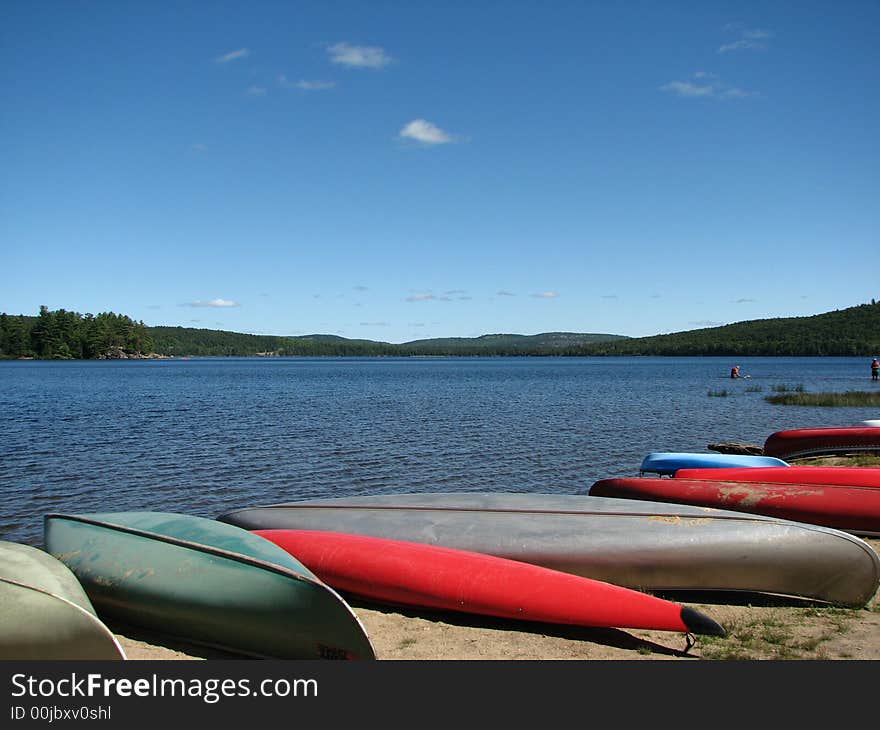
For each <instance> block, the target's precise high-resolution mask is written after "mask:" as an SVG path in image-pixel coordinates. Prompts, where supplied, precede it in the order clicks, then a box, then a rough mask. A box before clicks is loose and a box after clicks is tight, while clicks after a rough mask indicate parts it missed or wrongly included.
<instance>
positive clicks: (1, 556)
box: [0, 540, 125, 659]
mask: <svg viewBox="0 0 880 730" xmlns="http://www.w3.org/2000/svg"><path fill="white" fill-rule="evenodd" d="M0 616H2V621H0V659H125V653H124V652H123V650H122V648H121V647H120V646H119V642H117V641H116V638H115V637H114V636H113V634H112V633H111V632H110V629H108V628H107V627H106V626H105V625H104V624H103V623H102V622H101V620H100V619H99V618H98V616H97V615H96V614H95V609H94V608H93V607H92V604H91V602H90V601H89V598H88V596H87V595H86V593H85V591H84V590H83V588H82V586H81V585H80V583H79V581H78V580H77V579H76V576H75V575H74V574H73V573H72V572H71V571H70V569H69V568H68V567H67V566H66V565H64V564H63V563H62V562H60V561H59V560H57V559H56V558H54V557H52V556H51V555H49V554H48V553H46V552H44V551H43V550H39V549H38V548H35V547H31V546H30V545H21V544H19V543H15V542H7V541H5V540H3V541H0Z"/></svg>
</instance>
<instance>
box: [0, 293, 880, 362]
mask: <svg viewBox="0 0 880 730" xmlns="http://www.w3.org/2000/svg"><path fill="white" fill-rule="evenodd" d="M147 353H156V354H159V355H168V356H178V357H181V356H187V355H192V356H214V357H218V356H219V357H224V356H239V357H253V356H264V357H272V356H280V357H285V356H288V357H289V356H312V357H317V356H329V357H383V356H384V357H391V356H397V357H406V356H428V355H436V356H444V355H469V356H498V355H609V356H613V355H681V356H691V355H694V356H697V355H723V356H729V357H739V356H746V355H796V356H808V355H852V356H859V357H871V356H874V355H880V303H876V302H873V301H872V302H871V303H870V304H860V305H858V306H855V307H849V308H847V309H837V310H834V311H833V312H826V313H824V314H816V315H813V316H810V317H786V318H775V319H756V320H750V321H745V322H737V323H735V324H729V325H725V326H723V327H707V328H704V329H697V330H688V331H685V332H673V333H670V334H662V335H654V336H652V337H624V336H622V335H612V334H596V333H576V332H545V333H542V334H537V335H516V334H489V335H482V336H480V337H448V338H439V339H426V340H413V341H411V342H404V343H402V344H392V343H390V342H375V341H373V340H350V339H347V338H345V337H339V336H338V335H322V334H313V335H303V336H298V337H282V336H277V335H250V334H242V333H239V332H228V331H224V330H208V329H195V328H190V327H147V326H146V325H144V324H143V323H142V322H134V321H132V320H131V319H129V318H128V317H126V316H125V315H118V314H114V313H113V312H108V313H102V314H99V315H97V316H93V315H91V314H86V315H81V314H79V313H77V312H67V311H65V310H63V309H60V310H57V311H54V312H50V311H49V310H48V309H46V308H45V307H41V308H40V315H39V316H38V317H31V316H24V315H17V316H13V315H7V314H3V313H0V358H20V357H36V358H46V359H48V358H97V357H121V356H138V355H144V354H147Z"/></svg>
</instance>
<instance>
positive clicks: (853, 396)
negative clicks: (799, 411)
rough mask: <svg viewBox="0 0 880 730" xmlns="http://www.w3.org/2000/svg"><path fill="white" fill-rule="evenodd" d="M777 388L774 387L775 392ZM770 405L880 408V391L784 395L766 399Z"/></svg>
mask: <svg viewBox="0 0 880 730" xmlns="http://www.w3.org/2000/svg"><path fill="white" fill-rule="evenodd" d="M775 389H776V386H774V390H775ZM764 400H766V401H767V402H768V403H773V404H774V405H782V406H822V407H827V408H833V407H837V406H880V391H863V390H848V391H846V392H845V393H803V392H795V393H782V394H780V395H768V396H765V397H764Z"/></svg>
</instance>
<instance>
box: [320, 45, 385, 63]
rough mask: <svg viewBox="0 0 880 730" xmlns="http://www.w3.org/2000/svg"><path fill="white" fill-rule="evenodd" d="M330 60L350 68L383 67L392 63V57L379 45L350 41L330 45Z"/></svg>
mask: <svg viewBox="0 0 880 730" xmlns="http://www.w3.org/2000/svg"><path fill="white" fill-rule="evenodd" d="M327 53H329V54H330V60H331V61H332V62H333V63H337V64H339V65H340V66H348V67H349V68H382V67H383V66H387V65H388V64H389V63H391V61H392V60H394V59H392V58H391V56H389V55H388V54H387V53H385V50H384V49H382V48H380V47H379V46H353V45H351V44H349V43H336V44H335V45H332V46H328V48H327Z"/></svg>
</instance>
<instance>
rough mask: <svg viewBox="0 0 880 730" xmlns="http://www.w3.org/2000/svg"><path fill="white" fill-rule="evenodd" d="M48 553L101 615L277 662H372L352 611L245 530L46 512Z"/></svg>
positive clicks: (133, 515) (145, 515)
mask: <svg viewBox="0 0 880 730" xmlns="http://www.w3.org/2000/svg"><path fill="white" fill-rule="evenodd" d="M44 533H45V544H46V548H47V550H49V551H50V552H51V553H52V554H53V555H55V556H56V557H57V558H58V559H59V560H61V561H62V562H64V563H65V564H66V565H68V567H70V569H71V570H72V571H73V572H74V574H75V575H76V576H77V578H78V579H79V581H80V583H81V584H82V585H83V587H84V588H85V590H86V592H87V593H88V595H89V598H90V599H91V601H92V603H93V604H94V606H95V608H96V609H97V610H98V612H99V613H100V614H101V615H106V616H108V617H113V618H114V619H116V620H118V621H120V622H124V623H127V624H130V625H133V626H138V627H143V628H147V629H151V630H154V631H157V632H159V633H161V634H164V635H167V636H173V637H176V638H180V639H183V640H185V641H189V642H192V643H195V644H202V645H206V646H211V647H215V648H219V649H223V650H226V651H230V652H234V653H238V654H243V655H249V656H256V657H264V658H276V659H317V658H333V659H337V658H341V659H372V658H374V657H375V654H374V652H373V648H372V646H371V644H370V641H369V639H368V637H367V635H366V633H365V632H364V629H363V627H362V626H361V624H360V621H358V619H357V617H356V616H355V615H354V613H353V612H352V610H351V608H350V607H349V606H348V604H346V603H345V602H344V601H343V600H342V599H341V598H340V596H339V595H338V594H337V593H336V592H335V591H333V590H332V589H331V588H330V587H329V586H327V585H325V584H324V583H322V582H321V581H320V580H319V579H318V578H316V577H315V576H314V575H313V574H312V573H311V572H310V571H309V570H308V569H307V568H305V567H304V566H303V565H302V564H301V563H300V562H299V561H297V560H295V559H294V558H293V557H291V556H290V555H289V554H288V553H287V552H285V551H284V550H282V549H280V548H279V547H277V546H276V545H273V544H272V543H271V542H269V541H268V540H264V539H263V538H261V537H258V536H257V535H253V534H251V533H249V532H248V531H247V530H243V529H240V528H236V527H234V526H232V525H225V524H222V523H219V522H216V521H215V520H209V519H205V518H202V517H192V516H189V515H179V514H172V513H165V512H117V513H106V514H90V515H60V514H51V515H47V516H46V518H45V520H44Z"/></svg>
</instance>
